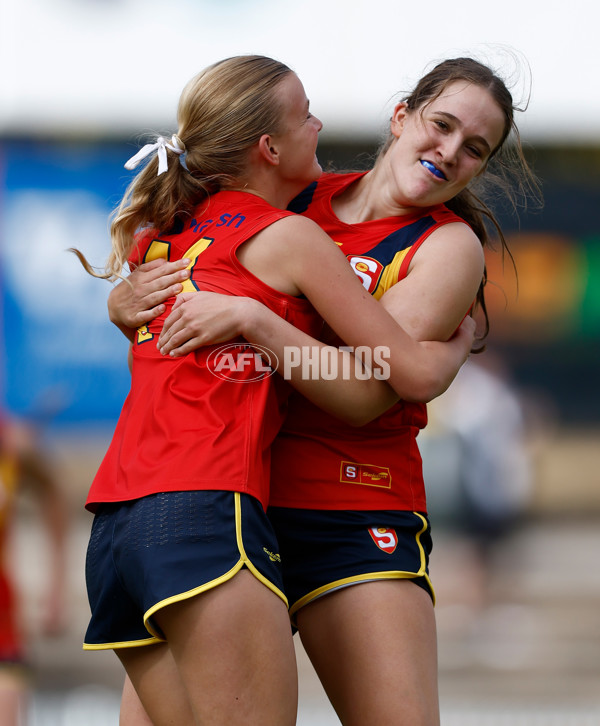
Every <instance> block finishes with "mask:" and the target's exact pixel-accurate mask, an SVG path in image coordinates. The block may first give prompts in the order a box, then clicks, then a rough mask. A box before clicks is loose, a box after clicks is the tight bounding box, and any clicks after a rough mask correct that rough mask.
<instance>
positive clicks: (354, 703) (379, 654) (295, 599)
mask: <svg viewBox="0 0 600 726" xmlns="http://www.w3.org/2000/svg"><path fill="white" fill-rule="evenodd" d="M511 131H512V134H511ZM509 135H510V136H511V137H512V139H513V144H512V145H509V144H507V143H506V141H507V139H508V138H509ZM490 162H491V163H492V165H496V171H497V170H498V169H500V170H502V169H503V168H505V169H510V168H511V167H512V169H513V170H514V169H517V170H518V171H520V172H521V174H522V176H521V181H523V182H524V184H525V186H527V185H528V184H529V183H532V184H533V186H534V188H535V182H534V180H533V179H532V176H531V173H530V172H529V170H528V168H527V164H526V162H525V159H524V157H523V153H522V150H521V146H520V142H519V136H518V131H517V129H516V126H515V123H514V106H513V100H512V97H511V94H510V92H509V91H508V89H507V88H506V86H505V84H504V83H503V81H502V80H501V79H500V78H499V77H498V76H497V75H496V74H494V73H493V72H492V71H491V70H490V69H489V68H488V67H487V66H485V65H483V64H481V63H479V62H477V61H475V60H473V59H471V58H457V59H452V60H448V61H445V62H443V63H441V64H439V65H438V66H436V67H435V68H434V69H433V70H432V71H431V72H430V73H429V74H427V75H426V76H424V77H423V78H422V79H421V81H420V82H419V83H418V84H417V86H416V88H415V90H414V91H413V93H411V94H410V95H409V96H408V97H406V98H405V99H404V100H403V101H402V102H401V103H400V104H398V105H397V106H396V107H395V109H394V112H393V115H392V119H391V124H390V136H389V139H388V141H387V143H386V145H385V146H384V148H383V150H382V153H381V154H380V156H379V158H378V161H377V163H376V164H375V167H374V169H373V170H372V171H370V172H368V173H366V174H350V175H327V174H325V175H323V176H322V177H321V178H320V179H319V180H318V182H316V183H314V184H312V185H311V186H310V187H309V188H308V189H307V190H306V191H305V192H304V193H303V194H302V195H301V196H300V198H299V199H298V200H296V201H295V202H294V204H293V205H292V207H291V208H293V209H295V210H296V211H299V212H301V213H302V214H304V215H307V216H310V217H312V218H313V219H315V220H316V221H317V222H318V223H319V224H320V225H321V226H322V227H323V228H324V229H325V230H326V231H327V232H328V233H329V234H330V235H331V236H332V237H333V239H334V240H335V241H336V242H337V243H338V244H339V245H340V247H341V248H342V250H343V251H344V253H345V254H346V256H347V258H348V260H349V262H350V264H351V265H352V267H353V268H354V270H355V272H356V274H357V275H358V276H359V278H360V279H361V280H362V282H363V285H364V287H365V288H366V289H367V290H368V291H369V292H371V293H372V294H373V295H375V296H376V297H378V298H380V299H381V302H382V304H383V306H385V307H386V308H387V309H388V310H389V311H390V312H391V313H392V315H394V317H395V318H396V319H397V320H399V321H400V322H401V323H402V324H403V326H405V327H406V328H407V329H408V330H409V331H410V332H411V333H412V334H413V335H415V336H416V337H418V338H438V339H440V340H443V339H446V338H447V337H448V336H449V335H451V333H452V331H453V330H454V329H455V328H456V326H457V325H458V324H459V322H460V320H461V319H462V317H463V316H464V315H465V313H466V311H467V310H468V309H469V307H470V305H471V304H472V301H473V299H474V298H477V301H478V303H479V305H480V306H481V307H482V309H483V312H484V314H485V304H484V298H483V284H484V282H485V274H484V266H483V255H482V246H483V245H485V244H486V243H487V241H488V234H487V231H486V227H485V225H484V218H485V217H487V218H488V219H489V220H490V221H491V222H492V223H493V224H495V225H496V230H497V232H498V234H499V236H500V239H501V240H502V241H503V237H502V232H501V230H500V228H499V227H498V225H497V223H496V222H495V220H494V217H493V215H492V214H491V213H490V212H489V210H488V209H487V208H486V206H485V205H484V204H482V202H481V201H480V200H479V199H478V198H477V196H475V195H474V193H473V192H472V190H471V187H472V185H473V184H474V183H475V182H476V181H483V180H484V179H485V176H486V173H487V171H488V168H489V166H490ZM465 222H468V225H467V224H465ZM163 273H164V277H162V278H161V277H160V275H162V274H163ZM179 274H180V271H178V270H177V269H176V268H175V266H171V267H166V266H165V267H163V268H158V267H155V268H147V269H146V270H140V271H139V273H138V277H137V280H134V287H135V289H136V292H135V299H134V297H132V296H128V292H127V291H126V290H125V288H124V287H123V286H121V288H120V289H119V288H117V289H116V290H115V294H114V296H113V300H112V301H111V303H112V315H113V317H114V319H115V320H117V321H121V322H122V324H123V323H124V321H129V324H131V323H132V322H134V321H136V320H138V319H140V316H141V319H142V320H144V319H146V317H147V316H153V315H155V314H156V313H157V312H158V311H160V310H161V299H162V297H163V296H164V292H161V289H162V288H164V287H166V286H172V285H174V286H175V289H177V285H178V275H179ZM126 298H128V299H126ZM225 310H226V311H227V324H228V325H229V324H231V328H230V329H229V333H231V334H232V333H233V332H242V333H243V332H244V330H245V326H246V325H248V323H247V320H248V319H249V318H250V319H252V320H254V322H253V326H254V327H255V328H256V327H258V326H257V323H256V317H257V316H261V315H262V316H263V318H264V317H265V316H264V313H265V312H266V311H261V310H259V309H258V308H257V306H256V304H255V303H254V302H250V301H241V300H225V299H215V298H213V297H211V296H209V295H202V294H200V295H198V296H182V297H181V299H180V301H179V307H178V308H177V309H176V310H175V311H174V312H173V314H172V315H171V316H170V318H169V319H168V320H167V322H166V324H165V327H164V329H163V333H162V334H161V336H160V339H159V345H160V347H161V350H162V351H163V353H165V354H167V353H170V354H171V355H175V356H177V355H179V354H181V353H184V352H186V351H189V350H191V349H193V348H194V347H196V346H198V345H200V344H202V343H206V342H208V341H210V340H211V337H212V335H213V334H214V335H218V336H223V335H224V334H225V330H224V327H223V324H222V322H223V318H222V315H223V312H224V311H225ZM219 316H220V317H219ZM236 316H237V320H238V322H237V324H233V323H231V321H232V319H233V318H235V317H236ZM269 317H271V316H269ZM486 327H487V321H486ZM257 342H260V340H258V341H257ZM269 342H270V345H273V341H272V340H271V341H269ZM288 342H289V340H288ZM276 350H277V349H276ZM299 384H300V382H294V385H299ZM301 390H303V392H304V393H305V395H306V396H307V398H311V400H312V401H315V402H317V403H318V394H317V395H316V396H314V397H311V394H310V392H308V393H307V392H306V388H304V389H301ZM366 416H368V414H366ZM356 418H357V420H358V419H359V418H360V415H359V414H357V417H356ZM357 420H356V421H354V423H356V422H357ZM425 423H426V411H425V407H424V406H423V405H419V404H410V403H407V402H406V401H399V402H398V403H396V404H395V405H394V406H393V407H392V408H391V409H390V410H389V411H388V412H387V413H385V414H384V415H382V416H381V417H379V418H378V419H376V420H374V421H373V422H372V423H370V424H369V425H368V426H364V427H362V428H361V429H359V430H357V429H353V428H351V427H348V426H347V425H345V424H344V423H342V422H340V421H338V420H336V419H335V418H333V417H331V416H328V415H327V414H326V413H323V412H321V411H320V410H319V409H318V408H317V407H316V406H314V405H312V404H311V403H309V402H308V401H307V400H306V399H303V398H302V397H300V396H294V397H293V400H292V402H291V405H290V411H289V414H288V417H287V420H286V423H285V425H284V429H283V431H282V432H281V433H280V435H279V436H278V437H277V439H276V442H275V444H274V447H273V472H272V488H271V508H270V510H269V514H270V517H271V519H272V521H273V523H274V526H275V529H276V532H277V535H278V537H279V541H280V548H281V552H282V556H283V561H284V579H285V583H286V587H287V588H288V594H289V597H290V601H291V603H292V606H291V613H292V617H293V618H294V620H295V622H296V624H297V626H298V629H299V630H300V634H301V637H302V641H303V644H304V646H305V648H306V650H307V652H308V654H309V656H310V658H311V660H312V662H313V664H314V665H315V668H316V670H317V673H318V674H319V677H320V678H321V680H322V682H323V684H324V686H325V689H326V691H327V693H328V695H329V697H330V699H331V701H332V703H333V705H334V707H335V708H336V711H337V713H338V714H339V716H340V719H341V720H342V722H343V723H344V724H345V726H353V725H354V724H360V725H361V726H364V725H365V724H379V723H394V724H411V726H414V725H416V724H426V725H427V726H430V725H432V724H437V723H439V707H438V696H437V673H436V670H437V667H436V661H437V657H436V636H435V620H434V615H433V591H432V588H431V584H430V581H429V578H428V575H427V561H428V555H429V551H430V548H431V539H430V530H429V522H428V520H427V516H426V500H425V491H424V486H423V479H422V471H421V462H420V457H419V453H418V448H417V445H416V435H417V433H418V431H419V429H420V428H422V427H423V426H424V425H425ZM358 584H360V585H361V586H360V587H357V586H356V585H358ZM351 585H354V586H352V587H351ZM415 585H417V587H415Z"/></svg>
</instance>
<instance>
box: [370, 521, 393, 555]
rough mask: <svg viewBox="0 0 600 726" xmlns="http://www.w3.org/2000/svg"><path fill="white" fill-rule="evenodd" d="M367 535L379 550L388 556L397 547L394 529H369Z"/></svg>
mask: <svg viewBox="0 0 600 726" xmlns="http://www.w3.org/2000/svg"><path fill="white" fill-rule="evenodd" d="M369 534H370V535H371V538H372V539H373V542H375V544H376V545H377V546H378V547H379V549H380V550H381V551H382V552H387V553H388V554H389V555H391V554H392V552H393V551H394V550H395V549H396V547H397V546H398V535H397V534H396V530H395V529H390V528H389V527H371V528H370V529H369Z"/></svg>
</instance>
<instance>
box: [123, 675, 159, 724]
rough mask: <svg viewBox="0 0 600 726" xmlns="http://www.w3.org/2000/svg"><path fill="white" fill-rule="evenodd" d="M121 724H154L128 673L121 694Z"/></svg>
mask: <svg viewBox="0 0 600 726" xmlns="http://www.w3.org/2000/svg"><path fill="white" fill-rule="evenodd" d="M119 726H154V724H153V723H152V721H151V720H150V716H148V714H147V713H146V709H145V708H144V707H143V705H142V702H141V701H140V697H139V696H138V694H137V693H136V691H135V688H134V687H133V683H132V682H131V680H130V678H129V676H128V675H126V676H125V683H124V684H123V693H122V695H121V711H120V713H119Z"/></svg>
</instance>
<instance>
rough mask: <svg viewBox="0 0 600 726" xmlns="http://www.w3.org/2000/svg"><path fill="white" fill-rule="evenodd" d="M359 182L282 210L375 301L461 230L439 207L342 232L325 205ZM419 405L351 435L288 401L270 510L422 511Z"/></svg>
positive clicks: (326, 187)
mask: <svg viewBox="0 0 600 726" xmlns="http://www.w3.org/2000/svg"><path fill="white" fill-rule="evenodd" d="M360 176H362V174H359V173H355V174H324V175H323V176H321V178H320V179H319V180H318V181H317V182H314V183H313V184H311V185H310V186H309V187H308V188H307V189H306V190H305V191H304V192H303V193H302V194H301V195H299V196H298V197H297V198H296V199H295V200H294V202H292V205H290V209H292V210H293V211H295V212H298V213H301V214H303V215H304V216H307V217H310V218H311V219H313V220H315V221H316V222H317V223H318V224H319V226H320V227H321V228H322V229H324V230H325V232H327V234H329V236H330V237H332V239H333V240H334V241H335V242H336V243H337V244H338V245H339V246H340V247H341V249H342V251H343V252H344V254H345V255H346V257H347V259H348V262H349V263H350V265H352V268H353V269H354V272H355V273H356V274H357V275H358V277H359V278H360V280H361V282H362V284H363V285H364V287H365V288H366V289H367V290H368V291H369V292H370V293H371V294H372V295H374V296H375V297H376V298H378V299H379V298H380V297H381V296H382V295H383V294H384V292H386V290H389V288H390V287H391V286H392V285H394V284H395V283H396V282H398V281H399V280H402V279H403V278H405V277H406V275H407V274H408V268H409V265H410V262H411V260H412V258H413V256H414V254H415V253H416V251H417V250H418V249H419V247H420V246H421V245H422V244H423V243H424V242H425V240H426V239H427V238H428V236H429V235H430V234H431V233H432V232H433V231H434V230H436V229H438V228H439V227H441V226H442V225H444V224H450V223H452V222H464V220H462V219H461V218H460V217H458V216H457V215H455V214H454V213H453V212H451V211H450V210H449V209H448V208H447V207H445V206H444V205H438V206H435V207H430V208H428V209H425V210H423V211H422V212H419V213H416V214H410V215H406V216H398V217H386V218H383V219H377V220H372V221H367V222H361V223H359V224H345V223H344V222H342V221H341V220H340V219H338V217H337V216H336V215H335V213H334V211H333V209H332V204H331V202H332V199H333V197H334V196H335V195H336V194H339V193H340V192H342V191H343V190H344V189H346V188H347V187H348V186H349V185H350V184H352V183H353V182H355V181H356V180H357V179H359V177H360ZM426 423H427V410H426V406H425V404H419V403H408V402H405V401H399V402H398V403H397V404H396V405H394V406H393V407H392V408H391V409H390V410H389V411H387V412H386V413H384V414H383V415H382V416H380V417H379V418H377V419H376V420H374V421H372V422H371V423H369V424H367V425H366V426H362V427H360V428H354V427H351V426H348V425H347V424H345V423H343V422H341V421H339V420H338V419H336V418H334V417H333V416H330V415H329V414H326V413H325V412H323V411H321V410H320V409H319V408H317V407H316V406H314V405H313V404H311V403H309V402H308V401H307V400H306V399H304V398H302V397H301V396H299V395H298V394H293V395H292V398H291V399H290V403H289V411H288V416H287V418H286V421H285V424H284V426H283V428H282V431H281V433H280V434H279V436H278V437H277V439H276V441H275V443H274V445H273V452H272V481H271V504H272V505H273V506H279V507H296V508H301V509H350V510H359V509H396V510H400V509H404V510H410V511H420V512H425V511H426V500H425V488H424V484H423V472H422V462H421V456H420V453H419V448H418V446H417V434H418V432H419V430H420V429H422V428H424V427H425V425H426Z"/></svg>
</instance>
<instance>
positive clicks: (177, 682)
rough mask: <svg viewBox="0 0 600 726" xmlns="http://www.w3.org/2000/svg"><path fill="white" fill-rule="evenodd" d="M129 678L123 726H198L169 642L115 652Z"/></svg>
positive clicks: (125, 686)
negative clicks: (193, 725) (183, 725)
mask: <svg viewBox="0 0 600 726" xmlns="http://www.w3.org/2000/svg"><path fill="white" fill-rule="evenodd" d="M115 653H116V654H117V656H118V658H119V660H120V661H121V663H122V664H123V666H124V667H125V670H126V672H127V678H126V679H125V684H124V686H123V696H122V699H121V713H120V718H119V723H120V724H121V726H173V725H174V724H190V726H191V724H194V723H195V720H194V714H193V711H192V707H191V704H190V700H189V697H188V694H187V691H186V689H185V687H184V684H183V681H182V680H181V677H180V675H179V671H178V669H177V666H176V665H175V661H174V660H173V656H172V654H171V651H170V650H169V646H168V645H166V643H161V644H158V645H149V646H144V647H138V648H119V649H117V650H115Z"/></svg>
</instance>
